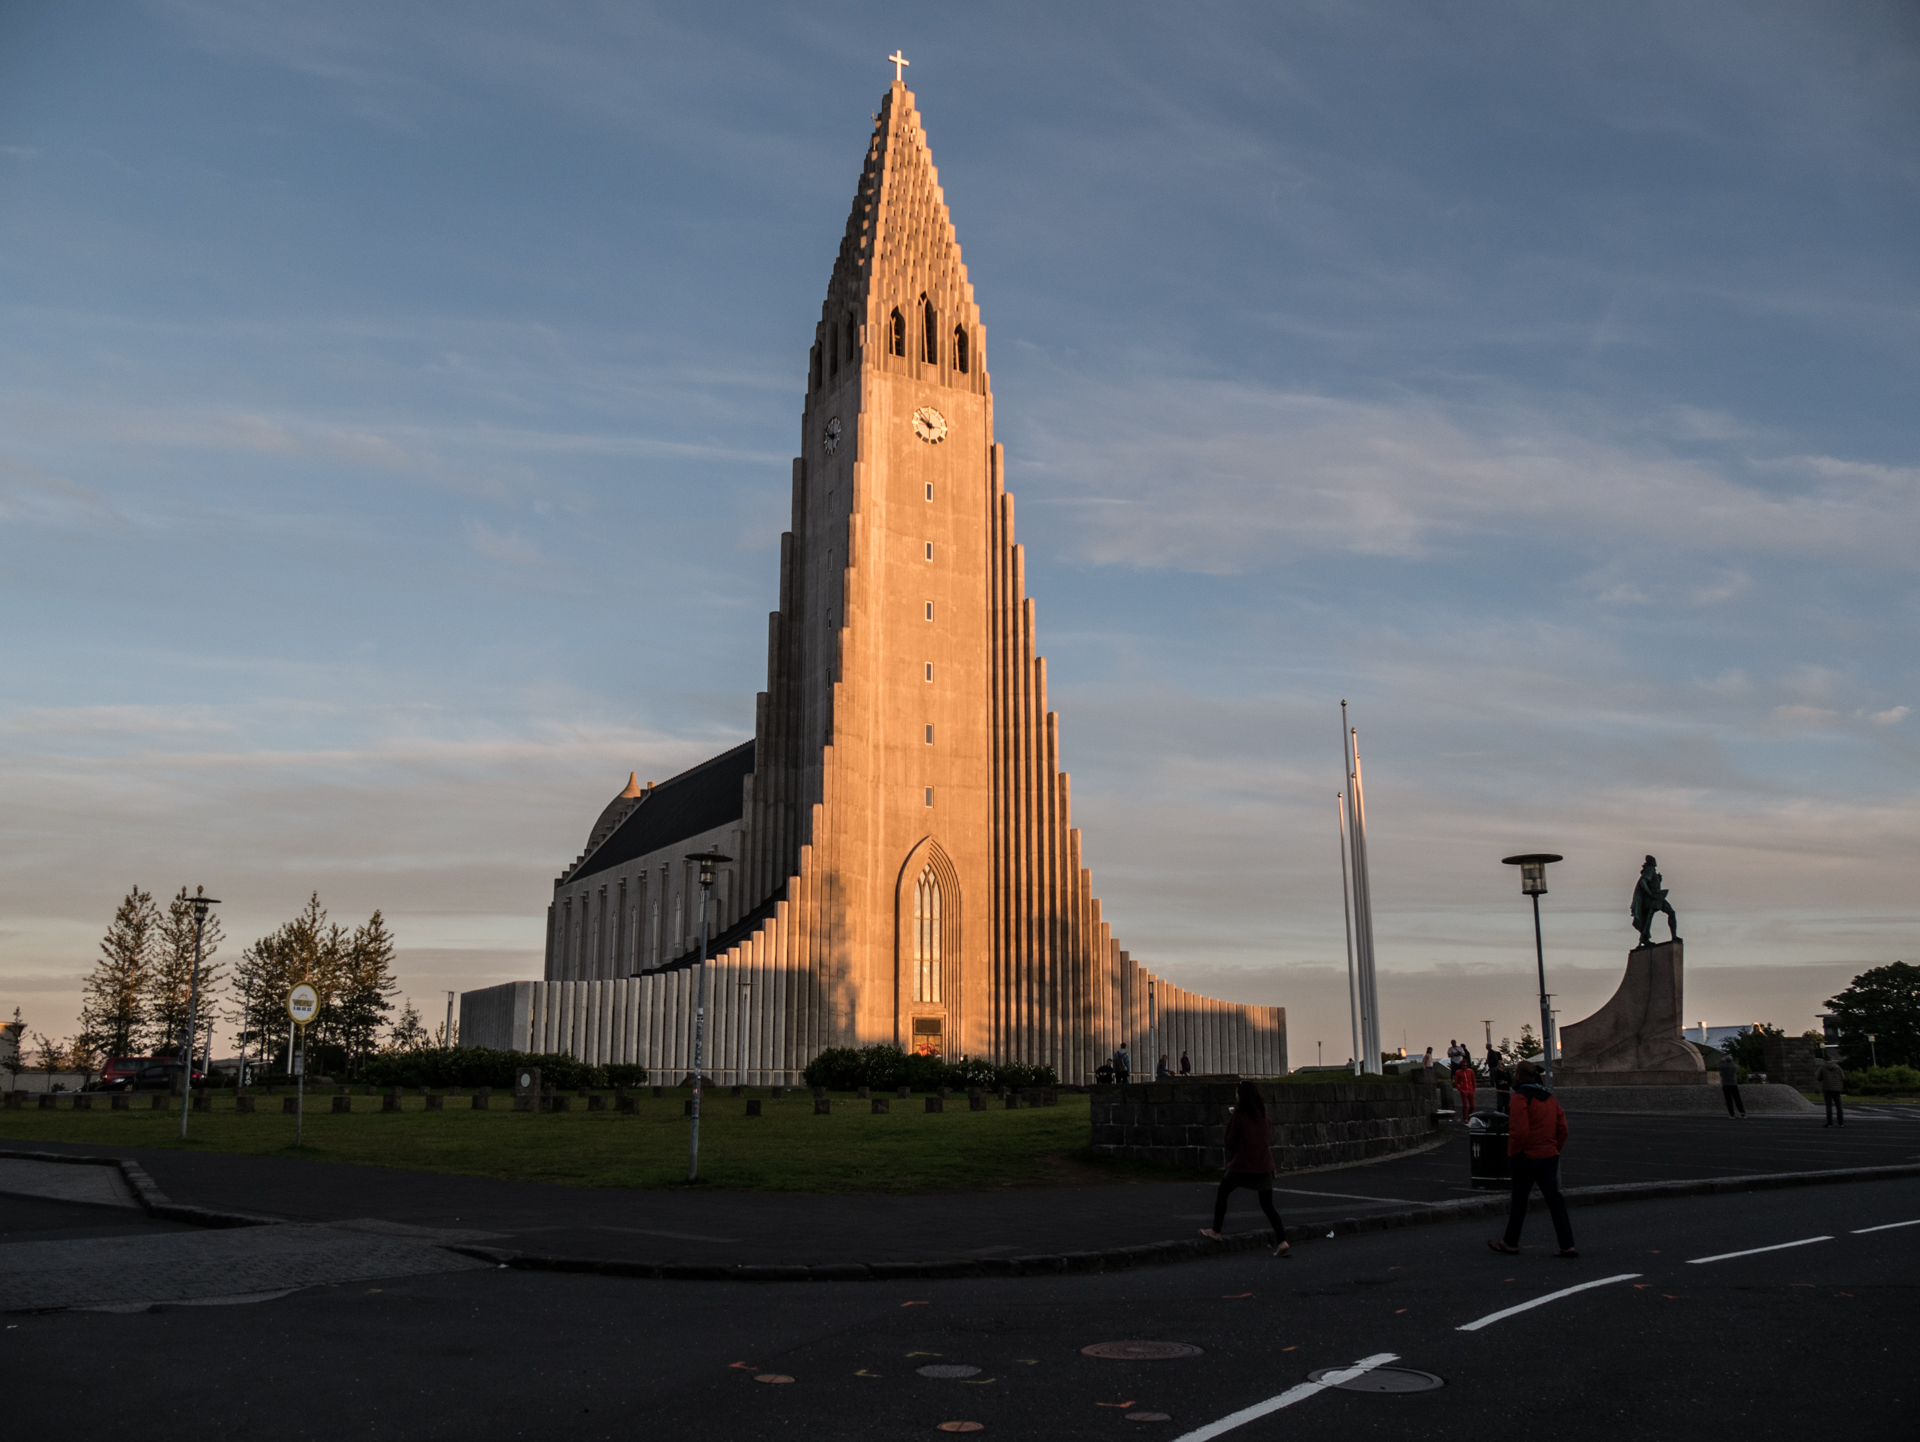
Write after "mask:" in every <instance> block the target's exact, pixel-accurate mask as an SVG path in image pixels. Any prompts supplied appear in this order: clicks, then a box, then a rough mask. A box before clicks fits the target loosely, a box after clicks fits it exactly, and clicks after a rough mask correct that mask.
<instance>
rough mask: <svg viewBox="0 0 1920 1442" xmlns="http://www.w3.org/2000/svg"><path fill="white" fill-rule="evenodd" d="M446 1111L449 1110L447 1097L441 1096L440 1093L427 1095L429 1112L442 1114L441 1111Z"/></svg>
mask: <svg viewBox="0 0 1920 1442" xmlns="http://www.w3.org/2000/svg"><path fill="white" fill-rule="evenodd" d="M446 1109H447V1099H446V1098H445V1097H443V1096H441V1095H440V1093H438V1092H428V1093H427V1110H428V1111H430V1112H440V1111H445V1110H446Z"/></svg>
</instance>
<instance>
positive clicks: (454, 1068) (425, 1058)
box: [360, 1046, 647, 1091]
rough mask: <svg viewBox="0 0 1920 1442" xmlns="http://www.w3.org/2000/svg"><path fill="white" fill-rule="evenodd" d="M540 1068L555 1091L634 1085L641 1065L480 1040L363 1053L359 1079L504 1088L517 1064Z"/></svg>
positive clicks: (641, 1075) (380, 1084)
mask: <svg viewBox="0 0 1920 1442" xmlns="http://www.w3.org/2000/svg"><path fill="white" fill-rule="evenodd" d="M530 1066H537V1067H539V1068H540V1084H541V1085H542V1086H543V1087H553V1088H555V1089H557V1090H560V1091H574V1090H576V1089H578V1088H580V1087H605V1086H639V1085H640V1084H642V1083H644V1082H645V1081H646V1079H647V1069H646V1068H645V1067H643V1066H627V1065H622V1064H618V1063H616V1064H614V1065H611V1066H588V1065H587V1064H586V1063H585V1062H583V1061H581V1060H580V1059H579V1058H578V1057H571V1056H567V1055H566V1054H565V1053H563V1052H526V1051H496V1050H495V1049H493V1048H492V1047H484V1046H454V1047H422V1048H421V1049H420V1050H418V1051H402V1052H390V1053H388V1054H386V1055H384V1056H376V1057H371V1058H369V1059H368V1061H367V1063H366V1065H365V1066H363V1067H362V1068H361V1069H360V1080H361V1081H363V1082H366V1083H368V1084H369V1085H371V1086H374V1087H376V1088H385V1087H498V1088H500V1089H501V1090H503V1091H504V1090H506V1089H507V1088H509V1087H511V1086H512V1085H513V1084H514V1077H515V1074H516V1073H517V1072H519V1070H520V1069H521V1068H522V1067H530Z"/></svg>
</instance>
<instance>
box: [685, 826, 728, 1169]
mask: <svg viewBox="0 0 1920 1442" xmlns="http://www.w3.org/2000/svg"><path fill="white" fill-rule="evenodd" d="M687 860H689V861H691V862H695V863H696V864H698V866H699V867H700V997H699V1000H698V1001H697V1002H696V1003H695V1005H694V1009H693V1133H692V1135H691V1136H690V1137H688V1139H687V1180H688V1181H690V1182H691V1181H697V1180H698V1179H699V1176H700V1065H701V1062H702V1060H703V1057H702V1054H701V1048H702V1046H703V1045H704V1043H705V1041H706V1030H707V918H708V916H709V914H710V913H711V912H712V910H713V908H712V906H711V905H710V904H709V898H710V897H711V896H712V895H713V868H714V867H716V866H719V865H721V864H722V863H724V862H728V861H731V860H733V858H732V857H731V856H722V855H721V854H720V853H719V852H717V851H690V852H688V853H687Z"/></svg>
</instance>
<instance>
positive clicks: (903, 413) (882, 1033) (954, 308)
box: [460, 78, 1287, 1086]
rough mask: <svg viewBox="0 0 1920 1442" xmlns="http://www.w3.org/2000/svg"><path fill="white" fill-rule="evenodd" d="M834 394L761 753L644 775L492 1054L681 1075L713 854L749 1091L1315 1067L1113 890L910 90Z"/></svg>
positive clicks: (884, 151)
mask: <svg viewBox="0 0 1920 1442" xmlns="http://www.w3.org/2000/svg"><path fill="white" fill-rule="evenodd" d="M806 381H807V386H806V405H805V408H804V409H803V411H802V413H801V423H800V430H801V452H800V455H799V456H798V457H797V458H796V459H795V460H794V463H793V529H792V530H791V531H790V532H788V533H787V534H786V535H784V536H782V537H781V543H780V578H779V586H780V590H779V609H778V610H777V611H775V612H774V613H773V614H772V615H771V616H770V617H769V618H768V627H767V689H766V690H765V691H764V692H763V693H761V695H760V696H759V697H758V698H757V699H756V702H755V715H754V737H753V740H752V741H750V742H747V743H746V744H744V745H741V746H737V747H735V748H734V749H732V750H731V751H727V752H724V753H722V754H721V755H719V756H716V757H714V758H713V759H712V760H710V761H707V762H705V763H703V764H701V765H699V766H696V767H694V768H693V769H692V770H690V771H686V772H683V773H682V774H680V775H679V776H676V777H674V778H672V779H671V780H668V781H663V782H661V783H659V784H658V785H655V784H653V783H651V782H649V783H647V784H646V785H644V786H642V785H640V784H639V783H638V781H637V780H630V781H629V783H628V785H627V788H626V789H625V790H624V791H622V792H621V793H620V794H619V795H618V796H616V797H615V798H614V799H613V800H612V801H611V802H610V803H609V804H608V805H607V807H606V809H605V810H604V811H602V812H601V813H600V816H599V819H598V820H597V821H595V822H594V824H593V828H592V830H591V831H590V833H589V834H588V837H587V844H586V848H585V850H583V851H582V852H581V854H580V856H579V857H578V858H577V859H576V860H575V861H574V862H573V864H572V865H571V866H569V867H567V869H566V870H565V871H564V872H563V873H562V874H561V875H560V876H559V878H558V879H557V880H556V881H555V883H554V888H553V904H552V906H551V907H550V908H549V910H548V913H547V959H546V977H545V980H543V981H537V982H535V981H523V982H510V983H507V984H505V985H502V986H495V987H490V988H487V989H486V990H484V991H474V992H468V993H466V994H465V995H464V996H463V997H462V1001H461V1011H460V1015H461V1027H460V1038H461V1040H462V1042H464V1043H465V1044H467V1045H470V1046H495V1047H512V1048H516V1049H520V1050H528V1051H560V1052H568V1053H571V1054H572V1055H574V1056H577V1057H580V1058H582V1059H583V1060H586V1061H590V1062H595V1063H604V1062H635V1063H639V1064H641V1065H644V1066H646V1067H648V1068H650V1069H651V1070H652V1072H653V1074H654V1075H655V1076H656V1077H659V1078H661V1079H663V1080H664V1079H667V1078H669V1077H671V1078H678V1077H680V1076H681V1075H682V1074H683V1073H685V1072H686V1071H688V1070H689V1069H690V1068H691V1066H692V1063H693V1002H694V997H695V995H696V991H697V986H698V977H699V971H698V961H699V951H698V948H699V939H700V929H699V923H700V918H699V906H700V888H699V884H698V874H697V869H696V868H695V867H694V866H693V865H691V864H690V863H689V862H688V861H687V860H686V859H685V858H686V856H687V853H689V852H694V851H708V850H718V851H720V852H724V853H725V854H726V855H728V856H730V857H732V858H734V859H733V861H732V862H731V863H730V864H728V865H726V866H723V867H721V868H719V869H718V872H717V874H716V877H715V883H714V887H713V893H712V905H713V914H712V915H711V917H710V918H709V927H710V935H711V937H712V940H711V941H710V944H709V953H710V960H709V962H708V965H709V966H710V967H711V968H712V972H711V974H710V976H709V986H710V992H709V1010H708V1026H707V1043H706V1048H705V1056H706V1061H705V1067H704V1070H706V1071H707V1072H708V1073H709V1074H711V1075H713V1076H715V1077H716V1078H718V1079H719V1080H721V1081H723V1082H724V1081H733V1082H738V1083H745V1084H750V1085H772V1086H780V1085H792V1084H796V1083H798V1082H799V1081H800V1071H801V1069H802V1068H803V1067H805V1066H806V1064H807V1063H808V1062H809V1061H810V1060H811V1059H812V1058H813V1057H814V1056H815V1055H816V1054H817V1053H818V1052H820V1051H821V1050H822V1049H823V1048H825V1047H829V1046H863V1045H866V1044H868V1043H872V1042H890V1043H893V1044H895V1045H897V1046H899V1047H901V1048H903V1049H909V1050H918V1051H937V1052H939V1053H941V1054H942V1055H946V1056H950V1057H956V1058H957V1057H960V1056H970V1057H979V1058H986V1059H989V1060H993V1061H996V1062H1029V1063H1047V1064H1051V1065H1052V1066H1053V1067H1054V1068H1055V1069H1056V1071H1057V1072H1058V1074H1059V1076H1060V1079H1061V1080H1062V1081H1066V1082H1084V1081H1089V1080H1091V1079H1092V1075H1093V1071H1094V1068H1095V1067H1097V1066H1098V1065H1100V1064H1101V1063H1102V1062H1103V1061H1105V1060H1106V1059H1107V1058H1108V1057H1109V1056H1110V1055H1111V1054H1112V1053H1113V1051H1114V1050H1115V1049H1116V1048H1117V1047H1118V1046H1119V1045H1120V1043H1121V1042H1122V1041H1125V1042H1127V1043H1128V1044H1129V1049H1130V1051H1131V1053H1132V1056H1133V1066H1134V1072H1135V1074H1136V1075H1142V1074H1146V1075H1150V1074H1151V1072H1152V1068H1153V1062H1154V1055H1153V1054H1154V1053H1165V1054H1166V1055H1168V1056H1170V1057H1171V1058H1173V1060H1174V1063H1175V1065H1176V1066H1177V1064H1178V1060H1179V1057H1180V1054H1181V1052H1182V1051H1185V1052H1187V1053H1188V1054H1189V1055H1190V1056H1191V1058H1192V1063H1193V1068H1194V1070H1195V1071H1196V1072H1206V1073H1220V1072H1241V1073H1245V1074H1248V1075H1268V1076H1271V1075H1275V1074H1278V1073H1281V1072H1284V1071H1285V1070H1286V1066H1287V1041H1286V1012H1285V1009H1284V1008H1281V1007H1267V1006H1242V1005H1237V1004H1234V1003H1231V1002H1223V1001H1215V1000H1212V999H1210V998H1207V997H1202V996H1198V995H1195V994H1193V993H1191V992H1188V991H1184V990H1182V989H1181V988H1179V987H1176V986H1172V985H1170V984H1168V983H1166V982H1164V981H1161V980H1159V979H1158V978H1157V977H1155V976H1154V975H1153V974H1152V973H1151V972H1150V971H1148V970H1147V969H1146V968H1145V967H1144V966H1143V965H1142V964H1141V963H1139V962H1138V961H1136V960H1134V959H1133V958H1132V957H1130V956H1129V955H1128V953H1127V952H1126V951H1125V950H1123V949H1122V948H1121V946H1120V943H1119V940H1118V939H1117V938H1116V937H1115V936H1114V934H1113V930H1112V928H1111V926H1110V925H1109V924H1108V922H1107V921H1106V919H1105V918H1104V917H1103V916H1102V914H1101V907H1100V902H1099V901H1098V900H1097V899H1096V898H1095V897H1094V895H1093V886H1092V877H1091V874H1090V873H1089V872H1088V871H1087V870H1086V868H1085V867H1084V866H1082V864H1081V856H1080V833H1079V831H1078V830H1077V829H1075V828H1074V827H1073V825H1072V824H1071V821H1070V819H1069V804H1068V803H1069V788H1068V779H1067V775H1066V773H1065V772H1064V771H1062V770H1061V769H1060V730H1059V718H1058V717H1057V716H1056V715H1055V714H1054V713H1053V712H1051V711H1049V710H1048V709H1047V670H1046V662H1045V660H1044V659H1043V658H1041V657H1039V656H1037V655H1035V654H1034V641H1035V620H1034V605H1033V602H1032V601H1031V600H1029V599H1028V598H1027V596H1026V589H1025V576H1024V565H1023V555H1022V550H1021V548H1020V547H1019V546H1018V545H1016V544H1015V543H1014V505H1013V496H1012V495H1011V494H1010V493H1009V492H1008V490H1007V488H1006V482H1005V474H1004V469H1003V457H1002V453H1001V449H1000V447H999V446H998V445H996V444H995V443H994V439H993V392H992V389H991V387H990V386H989V384H988V373H987V337H986V329H985V327H984V326H983V325H982V324H981V321H980V308H979V306H978V305H977V304H976V303H975V300H974V294H973V287H972V286H971V285H970V284H968V282H967V269H966V266H965V265H964V264H963V263H962V261H961V259H960V245H959V242H958V240H957V239H956V238H955V233H954V228H953V223H952V221H951V220H950V219H949V218H948V215H947V206H946V201H945V198H944V197H943V195H942V194H941V190H940V186H939V181H938V176H937V173H936V172H935V170H934V167H933V159H932V155H931V153H930V152H929V150H928V148H927V137H926V133H925V131H924V130H923V129H922V128H921V123H920V115H919V112H918V111H917V110H916V109H915V107H914V100H913V94H912V92H911V91H909V90H908V89H907V88H906V86H905V85H904V84H902V83H901V82H900V81H899V80H898V79H897V78H896V79H895V81H894V83H893V85H892V86H891V88H890V89H889V90H888V92H887V95H886V98H885V99H884V100H883V101H882V102H881V105H880V113H879V115H878V117H877V118H876V120H875V124H874V128H873V137H872V140H871V142H870V144H869V145H868V147H867V156H866V165H865V167H864V169H863V170H862V171H861V174H860V185H859V189H858V190H857V192H856V193H855V195H854V199H853V211H852V214H851V215H850V216H849V217H848V219H847V230H846V235H845V237H844V238H843V239H842V240H841V242H840V254H839V256H838V258H837V259H836V260H835V262H834V266H833V275H832V278H831V279H830V280H829V281H828V282H827V297H826V303H825V304H824V305H823V306H822V307H821V309H820V323H819V326H818V327H817V329H816V330H815V333H814V343H813V350H812V353H811V355H810V356H809V358H808V362H807V377H806ZM1150 996H1151V1001H1150V1000H1149V998H1150ZM1150 1007H1151V1011H1152V1016H1151V1024H1152V1032H1151V1035H1150V1033H1149V1024H1150V1017H1149V1009H1150Z"/></svg>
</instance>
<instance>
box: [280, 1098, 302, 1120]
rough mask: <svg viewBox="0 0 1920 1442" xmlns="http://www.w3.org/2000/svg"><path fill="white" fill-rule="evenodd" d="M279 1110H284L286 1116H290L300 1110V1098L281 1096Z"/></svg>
mask: <svg viewBox="0 0 1920 1442" xmlns="http://www.w3.org/2000/svg"><path fill="white" fill-rule="evenodd" d="M280 1110H281V1111H283V1112H285V1113H286V1114H287V1115H288V1116H292V1115H293V1114H294V1113H295V1112H297V1111H299V1110H300V1098H299V1097H281V1098H280Z"/></svg>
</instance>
